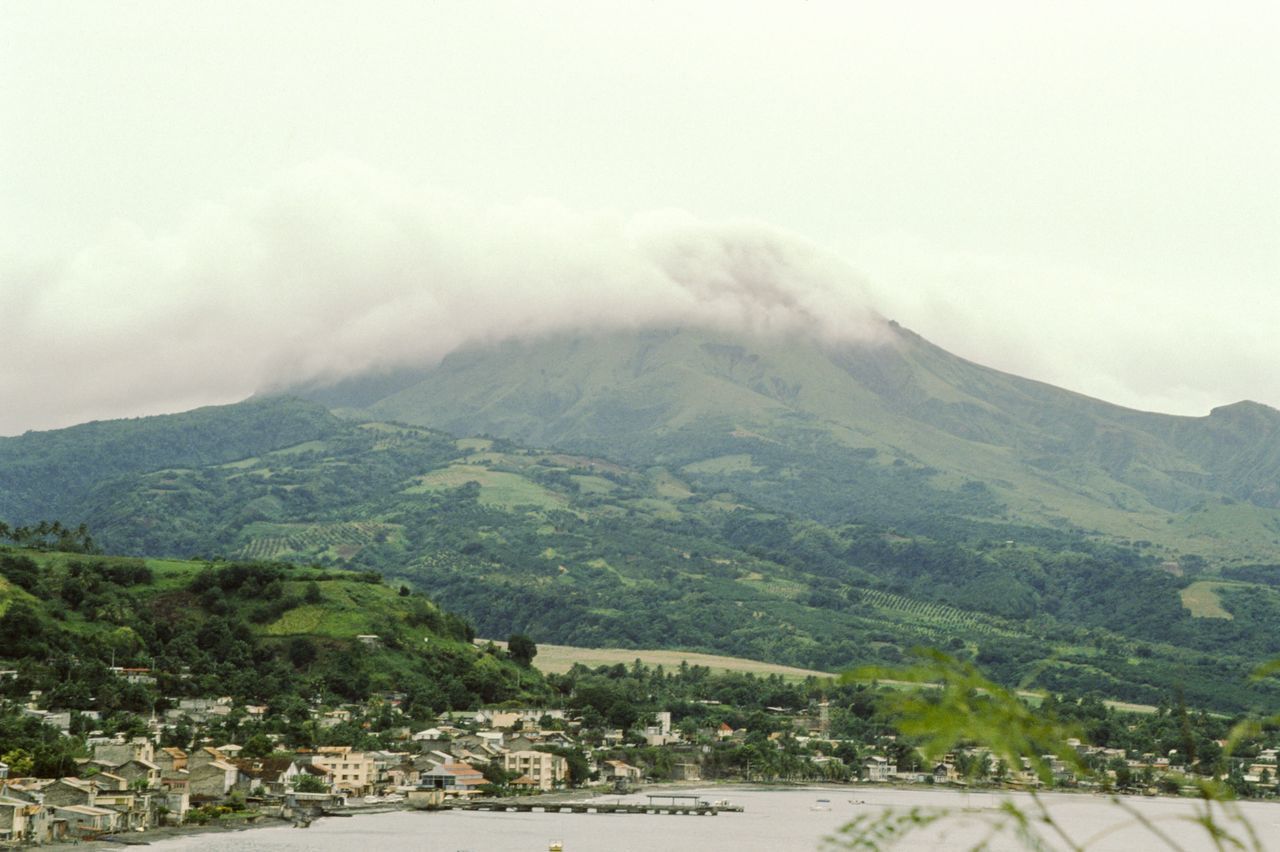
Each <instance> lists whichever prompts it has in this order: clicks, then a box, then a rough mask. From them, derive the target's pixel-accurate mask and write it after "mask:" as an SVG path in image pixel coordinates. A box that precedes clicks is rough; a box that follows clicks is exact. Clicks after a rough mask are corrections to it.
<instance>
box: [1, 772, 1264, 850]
mask: <svg viewBox="0 0 1280 852" xmlns="http://www.w3.org/2000/svg"><path fill="white" fill-rule="evenodd" d="M733 789H738V790H755V791H764V792H775V791H776V792H783V791H788V790H794V791H800V790H815V791H823V792H836V791H855V790H856V791H858V792H859V793H867V792H873V791H878V790H879V791H886V792H887V791H893V792H895V793H951V794H954V795H956V796H958V797H959V796H967V795H971V794H981V795H984V796H996V797H1002V796H1027V795H1030V794H1031V793H1033V792H1034V793H1038V794H1039V795H1049V796H1053V797H1058V796H1063V797H1072V798H1074V797H1084V796H1088V797H1104V798H1105V797H1109V796H1110V795H1111V794H1108V793H1103V792H1101V791H1099V790H1083V789H1079V788H1075V789H1073V788H1055V789H1051V790H1040V791H1032V790H1019V789H1012V788H1007V787H972V788H966V787H959V786H952V785H946V784H939V785H924V784H887V783H861V784H843V783H839V782H834V781H812V782H805V781H774V782H764V781H740V780H711V781H664V782H661V783H657V784H648V785H643V786H638V787H636V788H635V789H633V790H630V791H629V792H627V793H618V792H616V791H614V790H612V789H609V788H604V787H599V788H583V789H576V790H574V789H571V790H556V791H552V792H548V793H543V794H540V795H534V796H528V795H526V796H509V797H505V801H508V802H510V803H512V804H517V803H519V804H533V805H538V804H561V803H566V802H579V801H591V800H593V799H599V798H606V797H620V796H634V795H661V794H662V793H665V792H678V791H682V790H725V791H728V790H733ZM1119 795H1120V798H1122V799H1141V800H1167V801H1173V802H1176V801H1193V800H1194V799H1193V797H1189V796H1173V795H1167V794H1159V795H1156V796H1145V795H1140V794H1137V795H1135V794H1119ZM1246 802H1247V803H1257V804H1272V805H1275V804H1277V800H1275V799H1244V800H1237V804H1239V803H1246ZM414 811H421V812H422V813H432V809H430V808H413V807H410V806H408V805H407V804H396V805H385V804H384V805H375V806H368V807H361V806H355V807H352V808H350V809H343V810H342V811H340V812H334V813H330V814H326V815H324V816H320V817H317V818H316V820H315V821H316V822H319V821H320V820H325V819H348V818H351V817H358V816H376V815H378V814H386V813H400V812H414ZM292 824H293V823H292V821H291V820H288V819H285V818H283V817H276V816H269V815H266V814H263V815H260V816H259V817H257V819H256V820H255V821H254V822H253V823H247V822H246V821H243V820H241V821H237V822H236V824H234V825H230V824H219V823H217V822H210V823H206V824H204V825H175V826H163V827H160V828H154V829H149V830H147V831H145V832H122V833H119V834H114V835H109V836H110V837H115V838H119V839H117V840H107V839H103V838H98V839H96V840H85V841H69V842H67V843H65V844H54V845H62V846H74V847H75V848H77V849H91V850H107V849H115V850H119V849H122V848H126V847H129V846H148V845H152V844H154V843H158V842H163V841H166V840H174V839H179V838H185V837H195V836H199V835H204V834H209V835H215V834H232V833H239V832H244V831H257V830H260V829H267V828H283V827H288V826H291V825H292ZM19 848H26V847H19Z"/></svg>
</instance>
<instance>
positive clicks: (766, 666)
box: [476, 639, 832, 680]
mask: <svg viewBox="0 0 1280 852" xmlns="http://www.w3.org/2000/svg"><path fill="white" fill-rule="evenodd" d="M488 641H489V640H488V639H477V640H476V644H477V645H484V644H486V643H487V642H488ZM494 644H495V645H498V646H500V647H503V648H505V647H506V645H507V643H506V642H498V641H495V642H494ZM636 660H639V661H640V662H642V663H644V664H645V665H646V666H662V667H663V668H665V669H667V670H672V669H676V668H679V666H680V664H681V663H682V662H683V663H688V664H689V665H691V666H706V667H707V668H709V669H711V670H712V671H716V672H744V673H749V674H754V675H760V676H762V677H763V676H766V675H772V674H776V675H782V676H783V677H784V678H786V679H788V680H804V679H805V678H807V677H832V674H831V673H830V672H820V671H815V670H813V669H800V668H796V667H794V666H780V665H777V664H775V663H763V662H760V661H759V660H747V659H743V658H742V657H722V656H719V655H717V654H699V653H695V652H692V651H660V650H650V649H640V648H579V647H576V646H573V645H543V644H542V643H540V642H539V643H538V656H537V657H536V658H535V659H534V661H533V664H534V667H535V668H537V669H538V670H540V671H542V672H545V673H546V674H564V673H565V672H567V671H569V669H570V668H572V667H573V665H574V663H582V665H584V666H587V667H588V668H595V667H597V666H613V665H617V664H618V663H622V664H623V665H631V664H632V663H634V662H635V661H636Z"/></svg>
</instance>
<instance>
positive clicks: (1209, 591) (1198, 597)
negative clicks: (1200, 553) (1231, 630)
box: [1182, 580, 1235, 621]
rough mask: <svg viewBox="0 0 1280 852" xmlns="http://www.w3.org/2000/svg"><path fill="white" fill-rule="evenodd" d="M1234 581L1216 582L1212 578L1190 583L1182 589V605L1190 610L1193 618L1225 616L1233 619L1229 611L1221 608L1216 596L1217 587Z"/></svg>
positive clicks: (1220, 602)
mask: <svg viewBox="0 0 1280 852" xmlns="http://www.w3.org/2000/svg"><path fill="white" fill-rule="evenodd" d="M1229 585H1235V584H1234V583H1218V582H1214V581H1213V580H1201V581H1200V582H1198V583H1192V584H1191V585H1190V586H1187V587H1186V588H1185V589H1183V590H1182V605H1183V606H1185V607H1186V608H1187V609H1189V610H1190V611H1191V616H1192V617H1193V618H1225V619H1227V620H1228V621H1229V620H1231V619H1233V618H1234V617H1235V616H1233V615H1232V614H1231V613H1229V612H1227V611H1226V610H1225V609H1223V608H1222V601H1221V600H1219V598H1218V589H1220V588H1222V587H1223V586H1229Z"/></svg>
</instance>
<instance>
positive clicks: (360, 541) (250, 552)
mask: <svg viewBox="0 0 1280 852" xmlns="http://www.w3.org/2000/svg"><path fill="white" fill-rule="evenodd" d="M394 532H396V527H394V526H392V525H389V524H380V523H376V522H373V521H351V522H346V523H338V524H251V525H249V526H248V527H246V528H245V531H244V536H245V537H247V538H248V541H247V542H246V543H245V544H244V545H243V546H242V547H241V548H240V549H239V550H237V551H236V553H235V555H236V557H237V558H239V559H254V560H264V561H272V560H277V559H283V558H285V557H286V556H291V555H303V556H308V555H309V556H322V555H324V556H331V557H332V558H334V559H341V560H347V559H351V558H352V557H354V556H355V555H356V554H357V553H359V552H360V551H361V550H362V549H363V548H365V547H367V546H368V545H370V544H372V543H374V542H375V541H377V540H379V538H380V537H386V536H387V535H390V534H393V533H394Z"/></svg>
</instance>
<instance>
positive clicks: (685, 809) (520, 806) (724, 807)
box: [444, 795, 742, 816]
mask: <svg viewBox="0 0 1280 852" xmlns="http://www.w3.org/2000/svg"><path fill="white" fill-rule="evenodd" d="M648 798H649V801H647V802H643V803H627V804H624V803H623V802H603V801H586V802H545V803H544V802H529V801H504V800H502V799H481V800H477V801H470V802H455V803H451V804H448V805H445V806H444V807H446V808H449V809H452V810H459V811H497V812H507V813H521V814H528V813H547V814H668V815H678V816H690V815H692V816H715V815H717V814H722V813H742V805H731V804H729V803H728V802H708V801H706V800H705V799H700V798H698V797H697V796H669V795H668V796H649V797H648Z"/></svg>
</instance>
